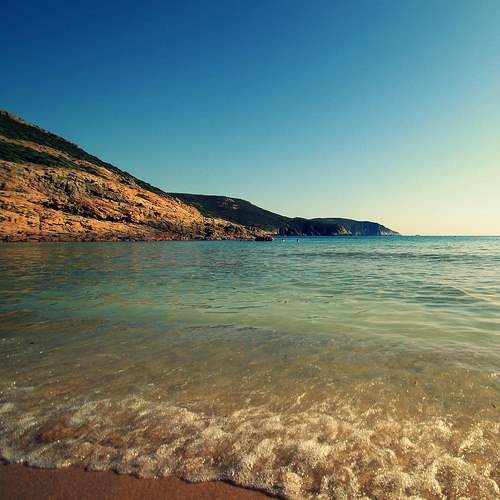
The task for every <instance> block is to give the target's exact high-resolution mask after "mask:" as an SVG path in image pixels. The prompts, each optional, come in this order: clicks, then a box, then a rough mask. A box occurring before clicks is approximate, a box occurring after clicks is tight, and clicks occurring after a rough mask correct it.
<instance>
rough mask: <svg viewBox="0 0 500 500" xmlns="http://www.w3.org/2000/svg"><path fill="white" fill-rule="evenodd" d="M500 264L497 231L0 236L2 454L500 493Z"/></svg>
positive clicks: (323, 487) (144, 472) (241, 480)
mask: <svg viewBox="0 0 500 500" xmlns="http://www.w3.org/2000/svg"><path fill="white" fill-rule="evenodd" d="M499 263H500V240H498V239H494V238H491V239H482V238H480V239H465V238H464V239H462V238H458V239H448V238H440V239H431V238H419V239H411V238H379V239H372V238H349V239H347V238H346V239H341V238H330V239H327V238H325V239H302V240H301V242H300V243H297V242H295V240H288V241H286V242H285V243H282V242H281V241H280V242H274V243H271V244H257V243H254V242H165V243H145V244H141V243H139V244H120V243H112V244H95V245H94V244H59V245H5V246H3V247H2V253H1V254H0V266H1V269H2V277H1V278H0V279H1V281H2V289H1V291H0V296H1V301H0V312H1V319H2V323H1V326H0V356H1V359H2V363H1V365H0V391H1V392H0V422H1V423H0V425H1V433H0V450H1V454H2V456H3V457H4V458H6V459H8V460H10V461H21V462H27V463H30V464H32V465H36V466H42V467H54V466H64V465H70V464H79V465H83V466H86V467H88V468H90V469H99V470H102V469H115V470H118V471H120V472H127V473H134V474H138V475H141V476H145V477H156V476H163V475H171V474H175V475H177V476H180V477H183V478H186V479H190V480H208V479H229V480H231V481H234V482H235V483H237V484H242V485H246V486H252V487H257V488H261V489H264V490H266V491H268V492H271V493H277V494H280V495H285V496H286V497H288V498H316V497H317V498H354V497H362V496H363V495H364V496H366V497H369V498H405V497H408V498H409V497H411V496H412V495H414V497H421V498H458V497H460V496H462V497H464V498H478V497H479V498H495V497H498V496H500V489H499V485H500V467H499V465H500V463H499V462H500V456H499V454H498V449H499V445H500V436H499V431H500V429H499V426H500V424H499V422H500V419H499V412H500V352H499V349H498V335H499V332H500V284H499V283H498V281H497V279H496V276H497V274H496V269H497V268H498V267H497V266H498V264H499Z"/></svg>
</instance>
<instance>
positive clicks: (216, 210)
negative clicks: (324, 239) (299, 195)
mask: <svg viewBox="0 0 500 500" xmlns="http://www.w3.org/2000/svg"><path fill="white" fill-rule="evenodd" d="M169 194H170V195H171V196H174V197H175V198H178V199H179V200H182V201H183V202H184V203H187V204H189V205H193V206H194V207H196V208H197V209H198V210H199V211H200V212H201V213H202V214H203V215H204V216H205V217H220V218H222V219H225V220H228V221H231V222H234V223H236V224H242V225H244V226H247V225H249V226H257V227H260V228H262V229H265V230H266V231H269V232H270V233H273V234H277V235H283V236H348V235H349V236H350V235H353V236H397V235H399V233H397V232H396V231H393V230H392V229H388V228H386V227H385V226H382V225H381V224H378V223H377V222H360V221H355V220H352V219H341V218H318V219H304V218H300V217H295V218H291V217H285V216H283V215H278V214H275V213H273V212H269V211H268V210H264V209H262V208H259V207H257V206H255V205H252V203H250V202H248V201H245V200H241V199H238V198H229V197H227V196H209V195H201V194H186V193H169Z"/></svg>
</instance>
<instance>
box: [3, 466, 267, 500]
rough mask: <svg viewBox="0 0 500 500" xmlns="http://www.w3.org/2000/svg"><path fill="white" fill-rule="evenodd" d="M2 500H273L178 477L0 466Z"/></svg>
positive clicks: (214, 483) (236, 489)
mask: <svg viewBox="0 0 500 500" xmlns="http://www.w3.org/2000/svg"><path fill="white" fill-rule="evenodd" d="M0 497H1V498H5V499H9V500H21V499H30V498H37V499H38V500H45V499H47V500H48V499H51V500H57V499H65V500H70V499H78V500H85V499H89V500H90V499H97V498H99V499H100V500H107V499H109V500H111V499H116V498H120V499H122V500H133V499H134V500H135V499H144V498H148V499H149V500H156V499H158V500H159V499H168V500H177V499H179V500H191V499H192V500H211V499H218V500H232V499H234V500H237V499H238V500H240V499H241V500H258V499H266V498H267V499H269V498H271V497H269V496H268V495H265V494H264V493H261V492H258V491H252V490H247V489H244V488H238V487H236V486H232V485H230V484H227V483H223V482H211V483H197V484H190V483H186V482H184V481H182V480H180V479H178V478H176V477H168V478H162V479H138V478H136V477H133V476H128V475H120V474H116V473H114V472H86V471H85V470H83V469H81V468H77V467H68V468H64V469H34V468H31V467H24V466H22V465H7V464H1V465H0Z"/></svg>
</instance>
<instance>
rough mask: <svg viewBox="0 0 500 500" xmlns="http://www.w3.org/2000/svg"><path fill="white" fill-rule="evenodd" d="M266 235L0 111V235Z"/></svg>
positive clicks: (102, 238)
mask: <svg viewBox="0 0 500 500" xmlns="http://www.w3.org/2000/svg"><path fill="white" fill-rule="evenodd" d="M263 234H265V232H264V231H262V230H260V229H256V228H248V227H244V226H242V225H239V224H235V223H230V222H227V221H225V220H222V219H217V218H207V217H203V216H202V215H201V214H200V212H199V211H198V210H197V209H196V208H194V207H192V206H190V205H187V204H185V203H182V202H181V201H180V200H178V199H176V198H174V197H171V196H168V195H167V194H165V193H162V192H161V191H160V190H158V189H155V188H153V187H152V186H149V185H148V184H146V183H144V182H142V181H140V180H138V179H135V178H134V177H132V176H131V175H129V174H127V173H126V172H122V171H121V170H119V169H117V168H116V167H113V166H112V165H109V164H105V163H103V162H102V161H100V160H98V159H97V158H95V157H92V156H91V155H88V154H87V153H85V152H84V151H83V150H81V149H80V148H79V147H78V146H76V145H74V144H72V143H69V142H67V141H65V140H64V139H62V138H60V137H57V136H54V135H53V134H50V133H49V132H46V131H43V130H42V129H39V128H38V127H34V126H33V125H30V124H28V123H26V122H24V121H23V120H20V119H19V118H17V117H15V116H14V115H11V114H10V113H7V112H5V111H0V239H1V240H3V241H134V240H140V241H143V240H169V239H235V238H254V237H256V236H259V235H263Z"/></svg>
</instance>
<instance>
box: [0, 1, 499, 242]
mask: <svg viewBox="0 0 500 500" xmlns="http://www.w3.org/2000/svg"><path fill="white" fill-rule="evenodd" d="M0 19H2V30H1V31H0V42H1V49H0V50H1V64H0V108H3V109H7V110H8V111H11V112H13V113H15V114H17V115H19V116H21V117H22V118H24V119H26V120H28V121H30V122H32V123H35V124H37V125H39V126H41V127H43V128H46V129H48V130H50V131H52V132H54V133H56V134H59V135H61V136H63V137H65V138H66V139H69V140H71V141H73V142H76V143H77V144H79V145H80V146H82V147H83V148H84V149H85V150H87V151H88V152H90V153H92V154H94V155H96V156H98V157H100V158H101V159H103V160H105V161H108V162H110V163H113V164H114V165H116V166H118V167H120V168H122V169H123V170H126V171H128V172H130V173H132V174H133V175H135V176H137V177H139V178H141V179H143V180H145V181H147V182H149V183H151V184H153V185H155V186H158V187H160V188H162V189H164V190H165V191H169V192H188V193H201V194H218V195H226V196H232V197H237V198H243V199H246V200H249V201H251V202H252V203H254V204H256V205H258V206H260V207H262V208H266V209H268V210H271V211H273V212H276V213H279V214H282V215H287V216H291V217H294V216H301V217H348V218H353V219H358V220H372V221H377V222H380V223H382V224H384V225H386V226H388V227H391V228H392V229H395V230H397V231H399V232H401V233H403V234H472V235H476V234H484V235H489V234H494V235H499V234H500V63H499V61H500V28H499V26H500V2H499V1H498V0H468V1H463V0H432V1H431V0H418V1H417V0H415V1H410V0H401V1H395V0H394V1H388V0H345V1H335V0H330V1H323V0H316V1H309V2H306V1H297V0H233V1H217V0H205V1H190V0H182V1H180V0H179V1H160V0H156V1H153V0H142V1H129V0H123V1H121V2H115V1H109V0H99V1H94V0H89V1H78V2H77V1H72V0H65V1H50V0H49V1H45V2H42V1H39V2H35V1H25V2H4V3H3V4H2V6H0Z"/></svg>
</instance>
